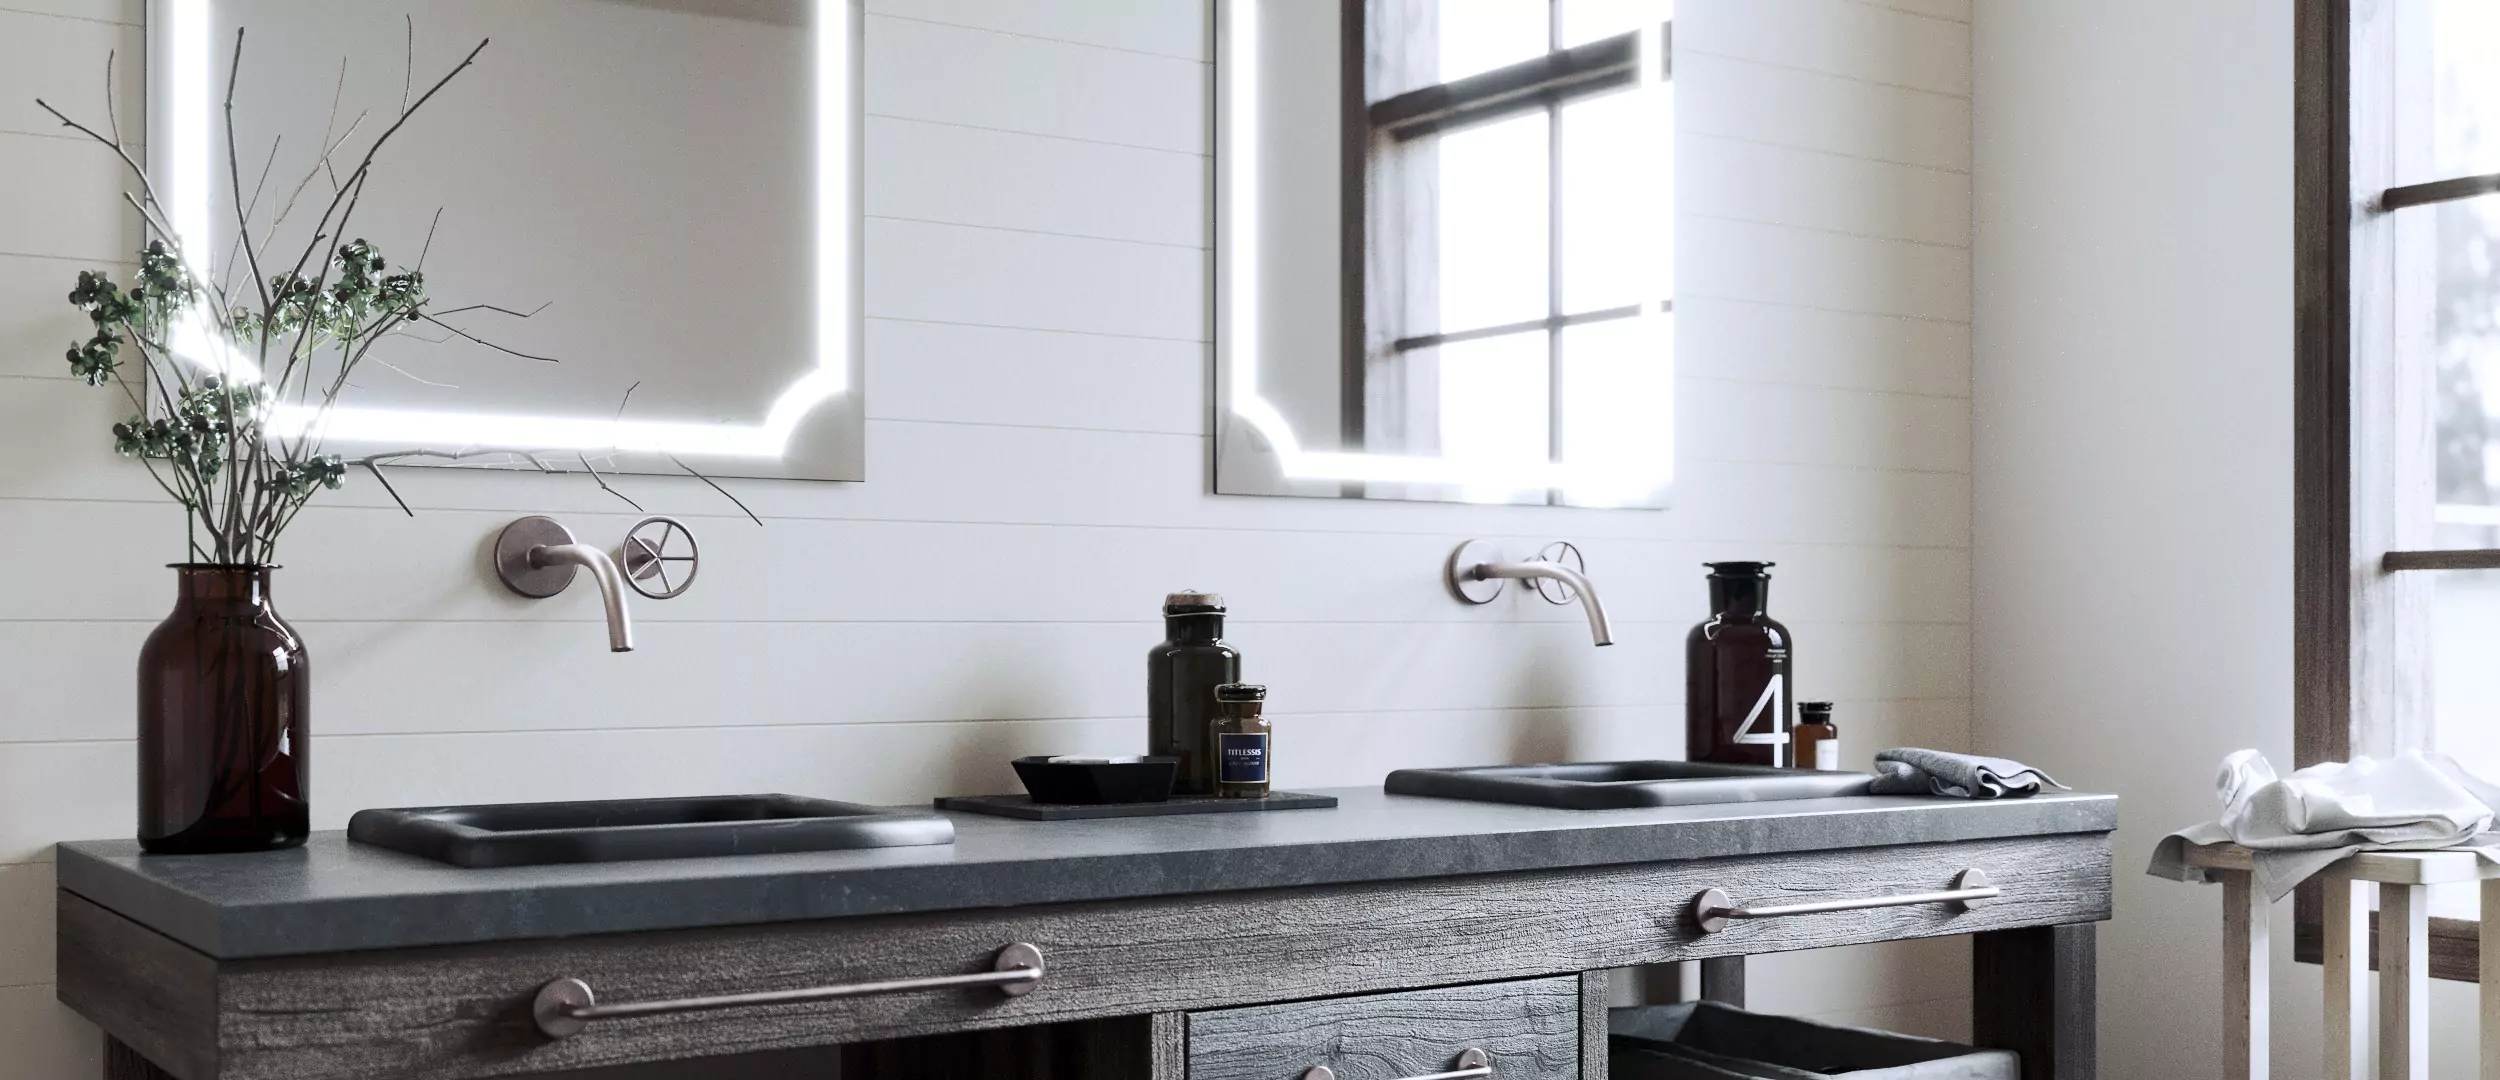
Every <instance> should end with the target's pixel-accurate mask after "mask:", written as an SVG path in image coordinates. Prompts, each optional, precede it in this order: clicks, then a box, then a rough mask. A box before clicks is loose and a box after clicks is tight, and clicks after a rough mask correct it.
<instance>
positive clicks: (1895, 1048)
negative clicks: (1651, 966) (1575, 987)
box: [1607, 1001, 2022, 1080]
mask: <svg viewBox="0 0 2500 1080" xmlns="http://www.w3.org/2000/svg"><path fill="white" fill-rule="evenodd" d="M1608 1023H1609V1025H1610V1026H1609V1031H1610V1037H1609V1039H1608V1046H1607V1058H1608V1062H1607V1067H1608V1069H1609V1070H1610V1074H1611V1075H1612V1077H1613V1078H1614V1080H2021V1077H2022V1062H2021V1059H2019V1058H2017V1057H2016V1056H2015V1055H2014V1053H2013V1052H2012V1051H2010V1050H1980V1049H1975V1048H1973V1047H1968V1046H1963V1045H1961V1044H1959V1043H1949V1042H1945V1041H1943V1040H1941V1039H1928V1038H1921V1037H1919V1036H1916V1035H1898V1034H1894V1033H1892V1032H1889V1031H1875V1030H1871V1029H1868V1028H1854V1027H1841V1026H1838V1025H1835V1024H1820V1023H1816V1022H1814V1021H1812V1020H1800V1019H1797V1018H1795V1017H1791V1016H1768V1015H1764V1014H1762V1013H1751V1012H1746V1011H1745V1010H1743V1009H1738V1008H1731V1007H1729V1006H1726V1005H1721V1004H1718V1003H1717V1002H1710V1001H1700V1002H1691V1003H1687V1004H1683V1005H1657V1006H1651V1007H1648V1008H1640V1009H1616V1010H1615V1011H1614V1012H1613V1013H1612V1014H1611V1015H1610V1016H1609V1017H1608Z"/></svg>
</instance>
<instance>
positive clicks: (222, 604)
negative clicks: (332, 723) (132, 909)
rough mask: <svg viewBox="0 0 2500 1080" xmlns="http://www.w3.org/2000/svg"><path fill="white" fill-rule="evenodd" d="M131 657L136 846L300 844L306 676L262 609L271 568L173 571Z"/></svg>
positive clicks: (289, 639)
mask: <svg viewBox="0 0 2500 1080" xmlns="http://www.w3.org/2000/svg"><path fill="white" fill-rule="evenodd" d="M173 569H174V572H175V573H176V574H177V575H179V580H180V586H181V591H180V592H179V594H178V595H177V596H176V597H175V600H174V613H173V614H171V615H168V616H166V617H165V621H164V622H162V623H160V624H158V625H157V627H156V630H155V631H154V632H153V633H150V634H149V635H148V641H147V644H146V645H144V646H142V647H141V648H140V649H139V846H140V847H143V848H146V849H147V850H149V851H152V852H159V853H165V854H175V853H196V852H216V851H266V850H270V849H272V848H284V847H293V846H295V845H297V844H300V843H303V842H304V834H305V833H307V832H308V831H310V830H311V826H312V821H311V811H310V807H309V804H307V803H306V802H305V799H304V790H305V784H306V781H307V780H308V779H309V777H308V776H307V774H306V771H305V750H306V748H307V738H306V737H307V736H308V735H309V734H310V731H309V730H308V728H307V727H306V721H307V716H306V708H305V706H306V704H307V703H308V702H309V700H310V699H311V688H312V672H311V670H310V669H309V668H308V667H307V666H306V664H305V657H304V642H303V639H301V638H299V637H297V636H296V635H295V628H293V627H291V626H288V625H287V624H286V620H284V619H281V618H279V617H278V612H277V610H276V609H275V608H272V607H270V606H269V574H270V571H271V570H273V569H276V568H275V567H269V566H213V565H205V564H178V565H176V566H175V567H174V568H173Z"/></svg>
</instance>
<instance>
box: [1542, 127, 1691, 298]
mask: <svg viewBox="0 0 2500 1080" xmlns="http://www.w3.org/2000/svg"><path fill="white" fill-rule="evenodd" d="M1656 106H1657V101H1656V99H1655V98H1654V97H1651V96H1650V95H1646V94H1642V93H1638V92H1635V91H1618V92H1615V93H1611V94H1606V95H1604V96H1602V97H1594V98H1586V99H1582V100H1580V101H1575V102H1572V103H1571V104H1568V105H1565V106H1563V109H1562V178H1561V182H1562V191H1561V196H1562V266H1561V273H1562V302H1563V310H1564V311H1568V312H1584V311H1596V310H1600V309H1604V308H1611V307H1620V306H1622V305H1625V304H1636V303H1639V302H1641V301H1644V300H1658V299H1663V298H1664V297H1665V296H1666V288H1665V282H1664V280H1663V278H1662V275H1661V274H1660V272H1659V268H1660V267H1661V266H1663V265H1664V264H1665V263H1667V262H1668V261H1670V255H1671V251H1670V248H1669V246H1668V244H1667V242H1666V236H1665V232H1664V229H1663V228H1662V225H1663V223H1664V222H1665V221H1666V215H1665V214H1664V213H1662V211H1663V210H1664V208H1666V207H1668V206H1672V205H1674V204H1673V202H1672V200H1673V199H1674V197H1675V196H1674V192H1673V191H1672V189H1664V190H1662V183H1661V181H1662V179H1663V175H1664V172H1665V170H1663V169H1662V168H1661V167H1660V166H1661V162H1662V159H1663V158H1664V157H1665V155H1664V154H1663V153H1661V148H1662V147H1663V146H1665V145H1667V144H1668V143H1669V142H1670V140H1671V139H1672V138H1673V136H1674V132H1673V131H1671V130H1662V129H1664V128H1665V127H1666V126H1667V125H1666V122H1665V117H1666V116H1667V115H1668V114H1667V113H1665V112H1663V111H1661V110H1659V109H1658V108H1657V107H1656Z"/></svg>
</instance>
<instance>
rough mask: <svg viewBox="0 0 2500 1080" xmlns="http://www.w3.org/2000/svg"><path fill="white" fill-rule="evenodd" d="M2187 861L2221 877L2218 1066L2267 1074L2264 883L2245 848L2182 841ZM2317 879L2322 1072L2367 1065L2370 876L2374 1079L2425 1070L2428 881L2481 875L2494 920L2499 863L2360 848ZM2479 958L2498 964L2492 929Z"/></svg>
mask: <svg viewBox="0 0 2500 1080" xmlns="http://www.w3.org/2000/svg"><path fill="white" fill-rule="evenodd" d="M2188 862H2189V863H2190V864H2191V865H2194V866H2201V867H2205V868H2206V869H2209V870H2212V871H2214V872H2215V874H2214V876H2216V877H2219V878H2221V879H2222V962H2223V969H2222V1051H2223V1063H2222V1075H2223V1076H2225V1077H2227V1078H2229V1080H2258V1078H2261V1077H2264V1076H2265V1075H2266V1065H2267V1053H2266V1051H2267V1047H2266V1037H2267V1033H2266V1020H2267V1001H2266V992H2267V986H2266V978H2267V960H2268V954H2267V938H2268V932H2269V928H2270V925H2271V920H2270V919H2269V917H2268V908H2269V906H2270V905H2268V904H2267V903H2266V898H2265V894H2263V893H2261V892H2259V891H2257V886H2256V875H2255V874H2254V873H2252V872H2251V869H2252V866H2253V864H2252V863H2251V862H2250V859H2249V851H2248V849H2247V848H2244V847H2241V846H2239V845H2238V844H2215V845H2212V846H2210V847H2201V848H2191V849H2189V851H2188ZM2317 880H2318V881H2320V882H2322V883H2323V884H2324V885H2325V887H2326V926H2325V930H2326V946H2325V954H2326V955H2325V960H2326V1076H2327V1080H2367V1078H2368V1077H2369V1075H2370V1053H2371V1050H2370V1020H2369V1017H2368V1016H2367V1015H2365V1010H2367V1009H2368V1008H2369V1001H2370V986H2369V982H2368V980H2369V977H2370V962H2369V949H2370V905H2369V893H2368V892H2367V891H2366V890H2367V889H2368V885H2367V884H2366V883H2369V882H2377V883H2378V887H2379V889H2378V906H2379V943H2378V970H2379V997H2378V1076H2379V1080H2430V1075H2431V1065H2430V1055H2431V1050H2430V1028H2431V995H2430V985H2431V965H2430V937H2431V935H2430V887H2431V886H2433V885H2445V884H2449V883H2452V882H2465V881H2480V882H2482V883H2483V895H2482V917H2483V920H2484V924H2485V925H2487V926H2500V866H2495V865H2493V864H2491V863H2488V862H2485V861H2483V859H2482V857H2481V856H2479V855H2476V854H2474V853H2473V852H2470V851H2364V852H2361V853H2359V854H2356V855H2353V856H2351V857H2349V858H2346V859H2344V860H2343V861H2341V862H2338V863H2336V864H2335V865H2333V866H2330V867H2328V868H2326V869H2325V870H2323V871H2320V872H2319V874H2318V877H2317ZM2480 960H2481V964H2482V966H2481V968H2480V970H2482V971H2485V972H2500V934H2484V935H2482V955H2481V957H2480ZM2481 1025H2482V1033H2483V1050H2482V1067H2481V1071H2480V1072H2479V1073H2478V1074H2477V1075H2479V1076H2480V1077H2481V1080H2500V979H2495V978H2486V979H2484V980H2483V983H2482V1016H2481Z"/></svg>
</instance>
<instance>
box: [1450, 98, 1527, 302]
mask: <svg viewBox="0 0 2500 1080" xmlns="http://www.w3.org/2000/svg"><path fill="white" fill-rule="evenodd" d="M1546 153H1547V146H1546V116H1545V114H1544V113H1541V112H1538V113H1529V114H1527V115H1524V116H1519V117H1514V118H1512V119H1509V120H1504V121H1501V122H1499V123H1493V124H1486V125H1484V126H1482V127H1475V128H1466V129H1462V130H1460V131H1457V132H1453V133H1451V134H1449V135H1446V136H1442V137H1441V144H1440V162H1439V177H1440V182H1441V190H1440V209H1439V218H1440V221H1439V237H1440V246H1441V252H1440V259H1439V265H1440V270H1441V273H1440V289H1441V304H1440V307H1441V328H1442V330H1443V331H1445V332H1447V331H1456V330H1466V329H1470V328H1474V327H1483V326H1499V325H1502V324H1505V323H1513V322H1519V321H1522V320H1526V319H1541V318H1544V317H1545V311H1546V295H1545V280H1546V279H1545V263H1546V237H1547V235H1548V230H1547V221H1546V215H1547V210H1546V201H1545V200H1546V182H1547V170H1546Z"/></svg>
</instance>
